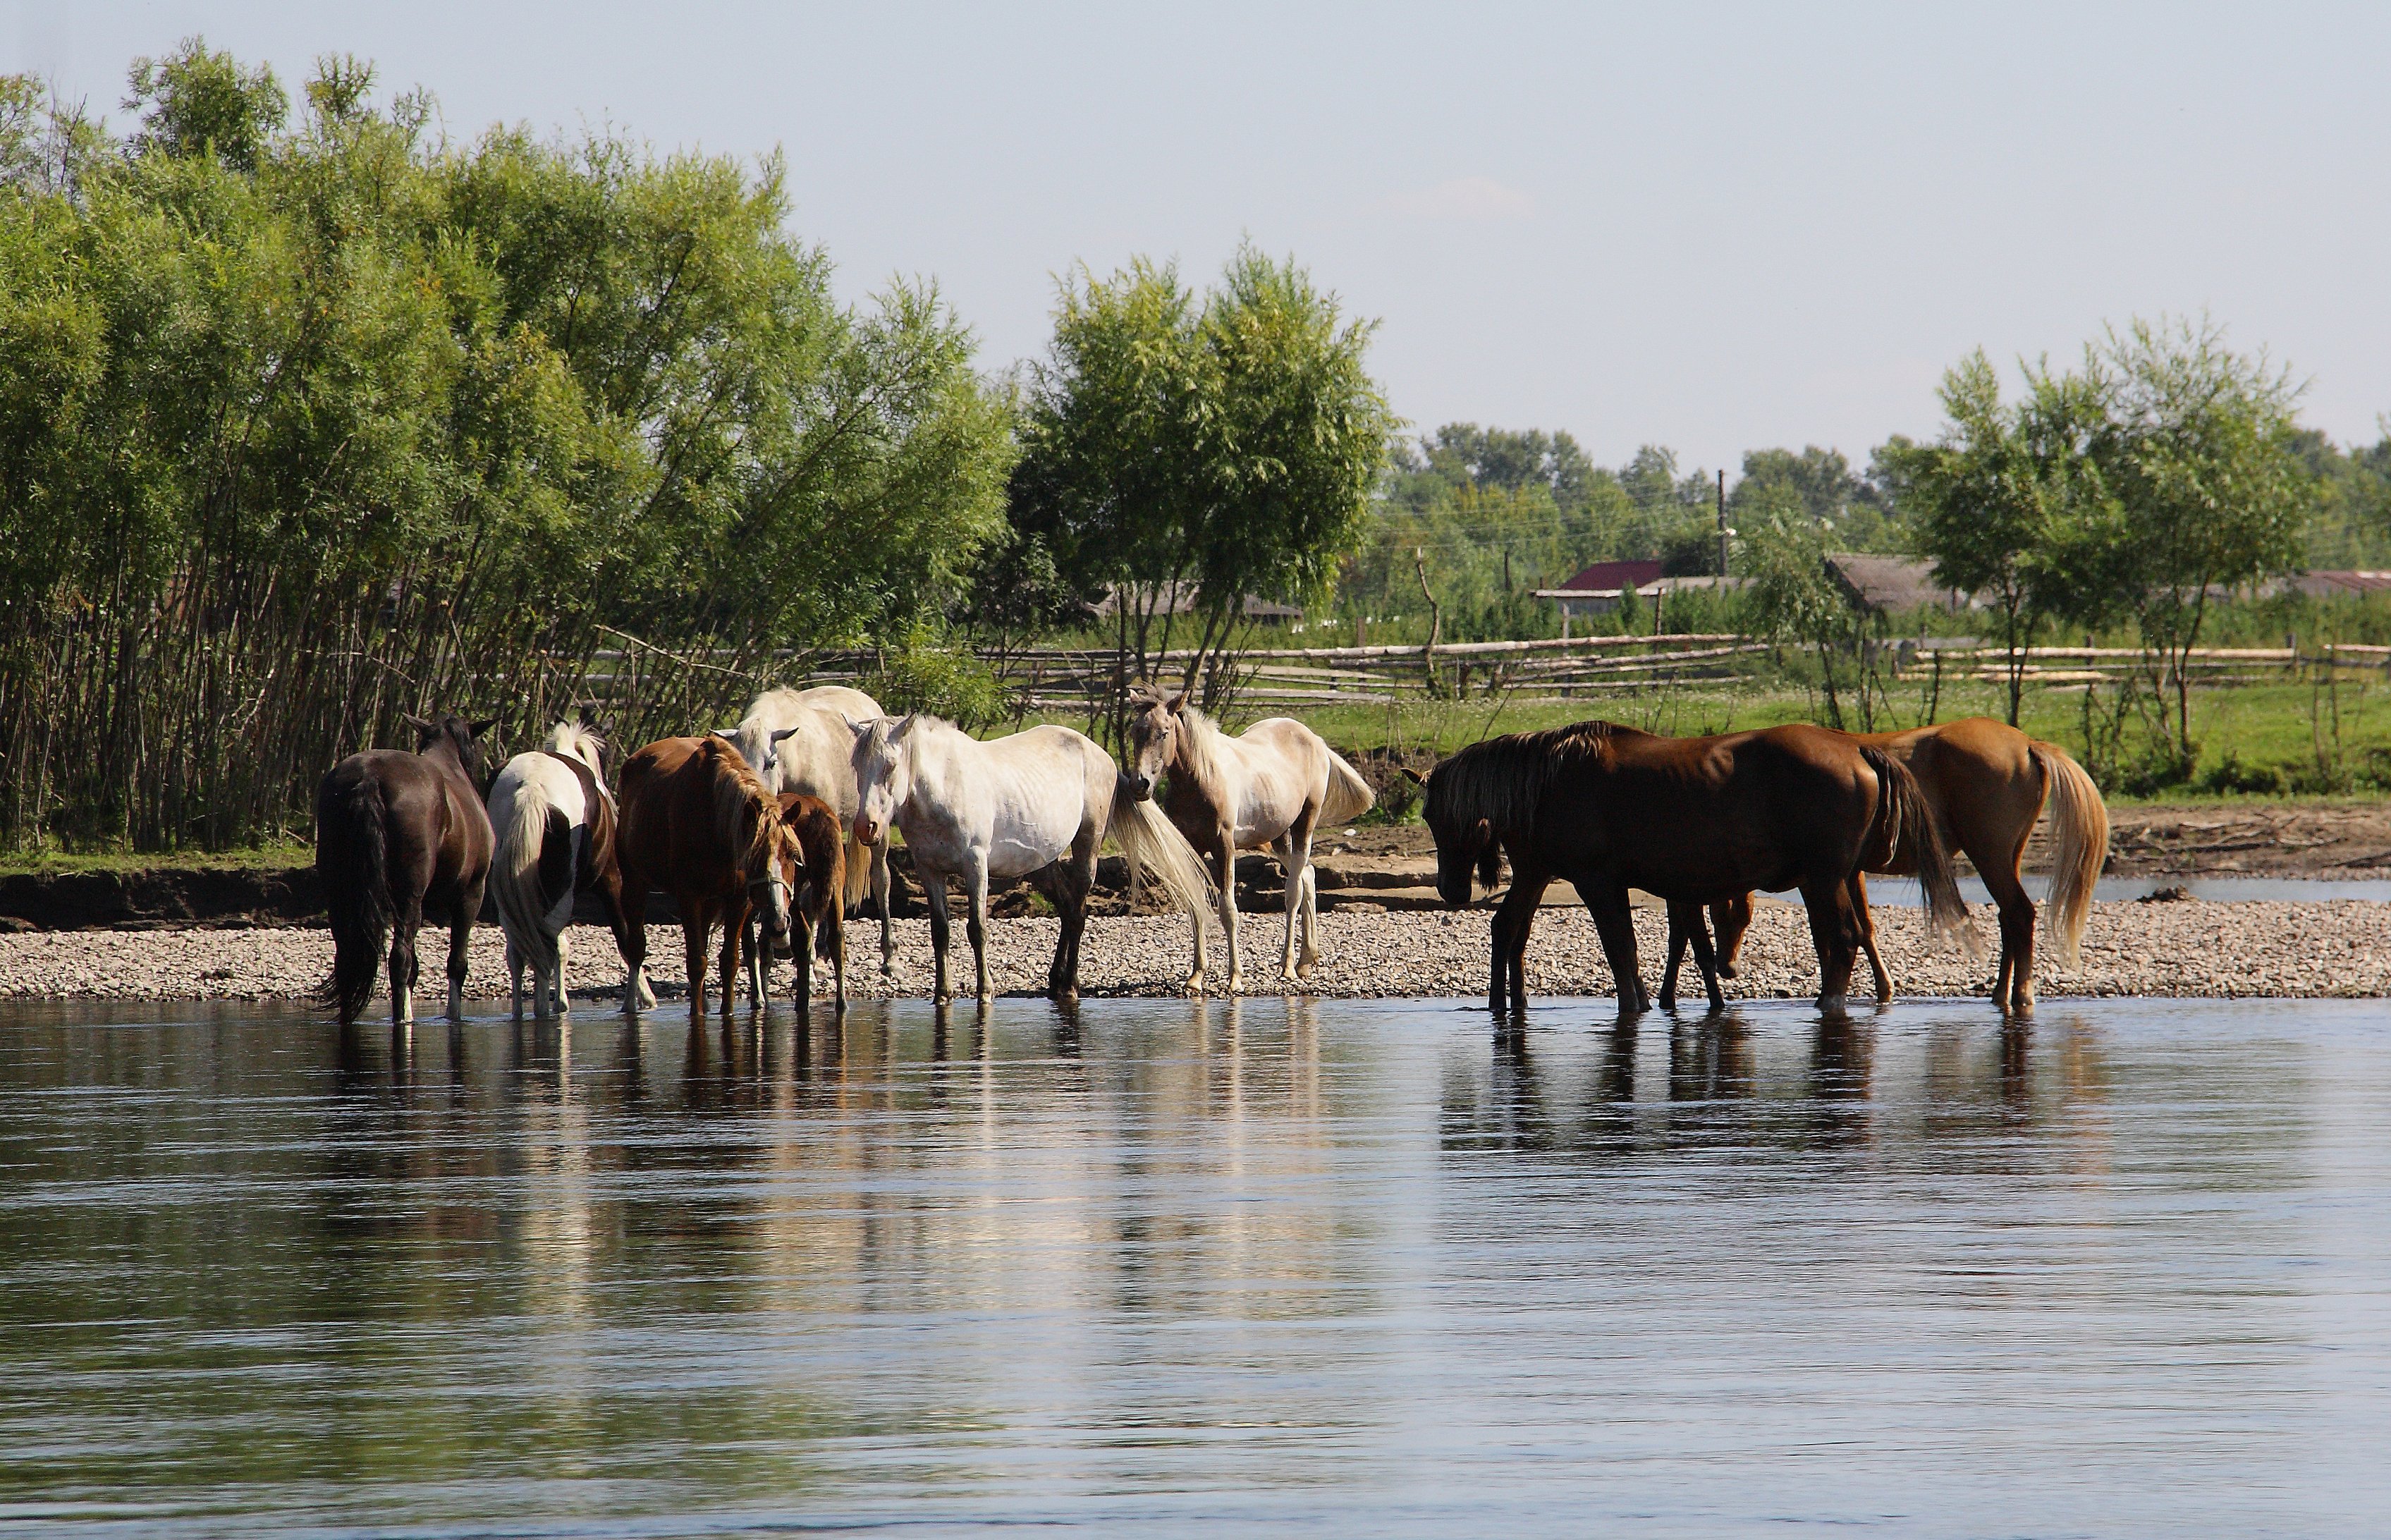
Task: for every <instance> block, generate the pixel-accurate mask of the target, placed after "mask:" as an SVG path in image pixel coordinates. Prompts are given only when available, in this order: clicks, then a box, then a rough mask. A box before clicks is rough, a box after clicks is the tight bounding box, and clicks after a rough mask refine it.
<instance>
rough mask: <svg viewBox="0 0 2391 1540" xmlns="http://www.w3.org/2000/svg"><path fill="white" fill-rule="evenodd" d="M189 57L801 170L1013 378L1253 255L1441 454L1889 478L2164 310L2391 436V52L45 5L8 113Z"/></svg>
mask: <svg viewBox="0 0 2391 1540" xmlns="http://www.w3.org/2000/svg"><path fill="white" fill-rule="evenodd" d="M5 3H6V0H0V4H5ZM0 14H5V13H0ZM190 32H204V33H205V34H206V35H207V37H208V39H209V40H210V42H211V43H212V44H213V45H217V46H220V47H228V48H231V49H233V50H234V51H235V52H237V53H239V54H240V55H241V56H243V57H244V58H252V59H254V58H265V59H269V60H271V61H272V62H273V63H274V65H275V66H276V67H277V69H278V71H281V72H282V73H283V74H284V76H285V78H286V79H287V80H289V81H291V83H292V84H296V82H297V81H298V80H299V79H300V78H303V77H304V74H305V72H306V70H307V65H308V61H309V59H310V58H312V57H313V56H315V55H316V54H317V53H320V52H324V51H329V50H345V51H348V52H353V53H357V54H361V55H365V56H367V57H369V58H374V59H376V60H378V61H379V63H380V65H381V79H382V81H383V83H384V84H385V85H386V86H393V87H403V86H406V85H409V84H424V85H427V86H430V87H431V88H432V89H433V92H434V93H436V94H437V96H438V97H439V98H440V100H441V103H442V107H443V110H444V114H445V118H446V125H447V128H448V130H449V132H450V133H451V134H452V135H457V136H471V135H472V134H474V133H476V132H478V131H479V130H480V129H481V128H482V127H484V126H485V125H486V124H488V123H491V122H493V121H496V120H500V119H503V120H507V121H510V122H528V123H532V124H534V125H535V126H537V127H542V128H557V129H562V130H564V131H567V132H577V131H578V128H579V126H580V125H581V124H583V123H598V122H603V121H609V120H611V121H612V122H614V123H617V124H620V125H622V126H624V127H626V128H628V129H630V130H632V131H634V132H636V133H638V134H640V136H644V137H646V138H647V139H649V140H650V141H651V142H652V143H653V144H654V145H656V146H658V147H659V148H668V147H683V146H698V147H703V148H704V149H710V150H717V151H724V152H730V153H734V154H739V155H743V156H749V155H755V154H758V153H761V152H765V151H769V149H772V148H773V147H775V146H779V147H780V148H782V149H783V150H784V151H785V152H786V155H787V157H788V163H789V172H790V177H789V180H790V187H791V190H792V193H793V197H794V201H795V210H794V213H793V214H792V226H793V228H794V229H795V231H796V232H797V233H799V234H801V235H803V236H805V237H806V238H808V239H817V240H820V241H821V242H823V243H824V244H825V245H826V246H827V247H828V249H829V251H830V252H831V254H832V256H833V257H834V259H835V261H836V262H837V264H838V267H839V273H840V281H841V284H842V286H843V288H844V290H845V291H847V293H849V294H850V295H860V294H862V293H864V292H866V291H869V290H871V289H872V288H875V287H877V286H878V285H879V284H880V283H882V282H883V281H885V278H887V277H888V276H889V275H891V274H894V273H900V272H901V273H908V274H925V275H929V276H932V277H935V278H937V281H938V282H939V284H940V285H941V287H942V288H943V290H944V291H945V293H946V295H947V296H948V298H949V299H950V301H951V302H952V303H953V304H955V306H956V307H957V308H958V309H959V310H960V312H961V313H962V314H963V317H965V319H967V320H968V321H970V322H971V323H972V325H973V326H974V327H975V328H976V330H977V331H978V334H979V336H980V339H981V359H982V362H983V364H984V365H985V366H986V367H989V368H990V369H996V368H1002V366H1004V365H1006V364H1007V363H1009V362H1010V361H1012V360H1013V359H1015V358H1017V357H1021V356H1025V355H1029V354H1034V353H1036V352H1037V351H1038V350H1039V349H1040V347H1041V346H1042V344H1043V342H1044V338H1045V335H1046V328H1047V314H1048V310H1049V307H1050V304H1051V301H1052V298H1053V277H1052V275H1053V274H1055V273H1056V272H1058V271H1060V270H1062V269H1063V268H1065V267H1066V266H1067V265H1070V264H1071V263H1073V262H1074V261H1078V260H1084V261H1086V262H1088V263H1090V264H1091V265H1094V266H1097V267H1099V268H1107V267H1110V266H1112V265H1117V264H1118V263H1120V262H1121V261H1122V260H1124V259H1125V258H1127V257H1128V256H1130V255H1131V254H1132V253H1135V252H1146V253H1151V254H1154V255H1157V256H1172V255H1175V256H1177V257H1178V258H1179V259H1180V260H1181V262H1182V264H1183V267H1184V269H1185V270H1186V271H1187V272H1189V273H1190V274H1191V275H1192V276H1195V277H1197V278H1208V277H1209V276H1210V275H1211V274H1212V273H1213V272H1215V271H1217V269H1218V267H1219V265H1220V264H1221V260H1222V259H1223V258H1224V257H1225V256H1226V255H1227V253H1228V252H1230V250H1231V249H1232V248H1234V245H1235V244H1236V242H1237V240H1238V239H1239V238H1240V236H1243V235H1250V236H1251V237H1252V238H1253V239H1254V240H1256V241H1257V242H1258V243H1260V245H1262V246H1263V247H1265V248H1267V249H1269V250H1270V251H1272V252H1294V253H1295V254H1296V255H1298V256H1299V257H1300V258H1301V259H1302V260H1303V261H1305V262H1306V263H1308V264H1309V265H1311V267H1312V271H1313V273H1314V275H1315V276H1316V277H1317V278H1319V279H1320V280H1321V281H1322V282H1323V283H1324V284H1325V285H1326V286H1328V287H1330V288H1333V289H1335V290H1336V291H1338V292H1339V293H1340V294H1341V295H1342V296H1343V297H1344V299H1345V301H1346V302H1347V303H1348V304H1349V305H1350V306H1351V308H1352V309H1353V310H1354V311H1356V312H1358V313H1359V314H1362V315H1365V316H1372V317H1378V318H1379V319H1380V320H1381V321H1382V322H1383V323H1384V325H1383V330H1381V332H1380V334H1379V339H1378V342H1377V344H1376V350H1375V353H1374V359H1375V363H1376V369H1377V371H1378V374H1379V376H1380V378H1381V379H1383V380H1384V381H1385V382H1387V385H1388V387H1389V392H1390V394H1391V395H1392V396H1393V399H1394V403H1395V406H1396V408H1397V409H1398V410H1399V411H1401V412H1402V413H1403V414H1404V415H1405V416H1406V417H1409V418H1411V419H1413V420H1414V421H1415V422H1416V423H1418V424H1419V425H1421V426H1422V427H1428V426H1433V425H1435V424H1437V423H1440V422H1443V421H1450V420H1454V419H1472V420H1476V421H1482V422H1491V423H1499V424H1502V425H1505V426H1510V427H1528V426H1543V427H1557V428H1566V429H1568V430H1570V432H1572V433H1574V434H1577V435H1578V437H1579V438H1580V439H1581V440H1582V441H1583V443H1584V444H1585V445H1586V446H1587V448H1588V449H1589V450H1590V451H1591V452H1592V453H1593V454H1594V455H1595V457H1596V459H1600V460H1602V461H1604V462H1606V463H1613V464H1615V463H1618V462H1620V461H1621V460H1622V459H1625V458H1626V457H1627V456H1628V455H1629V454H1630V453H1632V452H1633V450H1634V449H1635V446H1636V445H1637V444H1639V443H1643V442H1648V441H1657V442H1661V443H1665V444H1669V445H1671V446H1674V447H1675V448H1676V449H1677V450H1678V451H1679V453H1680V455H1681V457H1682V458H1683V460H1684V462H1685V463H1687V464H1688V465H1691V464H1696V463H1700V464H1706V465H1715V464H1717V463H1719V462H1720V461H1721V460H1723V459H1724V460H1725V461H1727V462H1728V463H1729V464H1730V465H1732V464H1733V463H1734V460H1735V457H1737V456H1738V455H1739V454H1740V453H1741V451H1742V450H1743V449H1745V448H1747V447H1751V446H1764V445H1777V444H1784V445H1790V446H1800V445H1802V444H1804V443H1819V444H1827V445H1832V446H1838V447H1840V448H1842V450H1844V452H1846V453H1847V454H1849V455H1851V456H1852V457H1853V459H1855V460H1863V459H1865V458H1866V455H1867V452H1868V447H1869V446H1871V445H1874V444H1876V443H1878V442H1880V441H1881V440H1882V439H1883V438H1884V436H1885V435H1886V434H1890V433H1893V432H1907V433H1910V434H1929V433H1931V432H1932V430H1933V428H1934V426H1935V423H1936V421H1937V414H1936V411H1935V408H1934V402H1933V395H1932V392H1933V386H1934V383H1935V381H1936V380H1937V378H1938V377H1939V375H1940V372H1941V370H1942V369H1944V368H1945V366H1946V365H1948V364H1949V363H1951V362H1952V361H1953V360H1954V359H1955V358H1957V357H1958V356H1960V355H1961V354H1963V353H1964V352H1965V351H1967V350H1968V349H1970V348H1971V347H1975V346H1977V345H1979V344H1981V345H1983V346H1984V347H1985V348H1987V349H1988V350H1990V351H1991V353H1992V354H1993V356H1995V357H1996V358H1997V359H1999V360H2001V361H2002V362H2003V363H2004V364H2006V363H2007V362H2009V361H2010V360H2011V359H2014V358H2015V357H2017V356H2020V355H2033V354H2038V353H2042V352H2046V351H2048V352H2051V353H2054V354H2070V355H2072V354H2073V353H2074V351H2075V350H2076V349H2077V348H2078V347H2079V346H2080V345H2081V343H2083V341H2084V340H2085V339H2086V338H2087V336H2089V335H2091V334H2092V333H2093V332H2095V331H2096V330H2098V328H2099V327H2100V324H2101V323H2102V322H2103V321H2104V320H2116V321H2122V320H2123V319H2125V318H2126V317H2129V316H2131V315H2134V314H2137V313H2139V314H2143V315H2152V314H2155V313H2158V312H2161V311H2171V312H2178V313H2180V312H2194V313H2196V312H2199V311H2201V310H2203V309H2205V310H2206V311H2208V312H2209V313H2210V314H2211V315H2213V316H2214V317H2216V318H2217V320H2219V321H2221V322H2223V323H2225V324H2226V325H2227V326H2228V327H2229V329H2230V335H2231V336H2232V338H2233V340H2234V341H2235V342H2236V343H2239V344H2241V345H2242V346H2245V347H2252V348H2255V347H2257V346H2259V345H2262V344H2263V345H2265V346H2267V347H2268V348H2269V349H2270V350H2271V351H2272V352H2273V353H2274V355H2275V356H2277V357H2279V358H2281V359H2284V360H2288V361H2289V362H2290V363H2291V364H2293V365H2294V367H2295V369H2296V370H2297V371H2298V373H2299V374H2300V375H2301V376H2303V377H2304V378H2307V380H2309V381H2310V382H2311V385H2310V391H2309V395H2308V397H2307V407H2306V413H2305V415H2306V416H2307V420H2308V421H2310V422H2312V423H2313V424H2315V425H2316V426H2319V427H2321V428H2323V429H2325V430H2326V431H2327V432H2329V433H2331V434H2333V435H2334V436H2335V437H2336V438H2340V439H2343V440H2345V441H2351V440H2358V441H2365V442H2372V440H2373V439H2374V438H2375V437H2376V436H2377V430H2376V417H2377V414H2378V413H2381V412H2384V411H2386V410H2391V345H2386V344H2391V325H2386V322H2391V282H2386V274H2391V262H2386V258H2391V239H2386V238H2387V237H2391V188H2386V178H2385V161H2386V153H2385V152H2386V150H2391V89H2385V86H2384V84H2383V80H2384V69H2385V61H2386V59H2391V6H2380V5H2376V6H2288V5H2274V6H2236V7H2227V6H2201V5H2169V6H2082V5H2068V6H1965V7H1958V6H1916V5H1902V6H1647V7H1637V8H1634V9H1626V8H1622V9H1605V8H1598V7H1594V6H1494V5H1472V6H1466V7H1465V6H1451V7H1426V6H1366V7H1365V6H1305V5H1289V4H1279V5H1263V6H1192V5H1181V6H1139V7H1131V6H1105V7H1097V6H1084V7H1082V6H952V7H946V6H871V7H866V6H836V7H815V6H673V5H648V6H619V5H612V4H579V5H573V6H511V5H505V4H494V3H492V4H475V5H461V4H455V3H453V0H420V3H415V4H408V5H403V6H402V5H384V6H370V7H367V6H359V7H355V8H350V7H343V6H331V5H317V4H267V3H242V0H224V3H218V4H200V3H190V0H161V3H156V4H110V3H93V0H64V3H59V0H48V3H43V0H34V3H30V4H29V3H22V0H18V3H16V4H15V14H14V15H12V16H8V17H7V19H6V22H5V23H0V51H5V54H6V58H5V59H0V68H5V69H7V70H12V71H13V70H19V69H35V70H39V71H44V72H46V73H50V74H52V75H54V76H55V77H56V78H58V80H60V81H61V82H62V83H64V84H66V85H67V86H68V87H69V89H70V90H71V92H74V93H78V94H82V95H84V96H85V97H87V98H88V99H89V101H90V103H91V104H92V105H93V106H94V107H104V108H108V109H110V110H111V111H112V114H113V116H115V117H116V118H117V119H118V120H119V122H120V123H121V122H122V121H123V117H124V114H123V113H122V112H115V111H113V109H114V106H115V103H116V101H117V100H118V98H119V97H122V95H123V77H124V70H125V66H126V64H127V62H128V61H129V60H130V58H132V57H133V56H134V55H136V54H140V53H156V52H161V51H163V50H164V49H166V48H168V47H170V46H172V45H173V44H174V42H175V40H177V39H178V38H180V37H182V36H184V35H186V34H187V33H190Z"/></svg>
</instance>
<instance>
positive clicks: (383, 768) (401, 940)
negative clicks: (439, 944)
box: [316, 716, 496, 1027]
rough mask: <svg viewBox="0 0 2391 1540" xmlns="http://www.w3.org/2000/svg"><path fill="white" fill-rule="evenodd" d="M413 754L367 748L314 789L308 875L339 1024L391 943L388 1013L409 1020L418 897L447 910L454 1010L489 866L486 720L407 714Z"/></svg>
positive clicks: (419, 920) (369, 986)
mask: <svg viewBox="0 0 2391 1540" xmlns="http://www.w3.org/2000/svg"><path fill="white" fill-rule="evenodd" d="M406 721H407V726H409V727H411V728H413V729H415V731H416V733H417V734H418V739H417V744H416V752H415V753H413V754H408V753H407V752H406V751H405V750H402V749H394V748H376V749H368V750H366V751H365V752H364V753H363V754H352V755H350V756H349V757H347V758H345V759H343V760H342V761H341V762H340V763H339V764H337V765H334V766H333V767H332V768H331V770H330V772H329V773H327V774H326V775H325V777H324V780H323V783H322V784H321V785H319V786H317V788H316V875H317V878H318V880H320V881H321V882H322V883H323V885H324V905H325V908H326V909H327V910H328V911H329V912H330V917H331V925H332V977H331V978H330V981H329V982H327V983H326V984H325V985H324V987H323V990H321V991H320V997H321V998H322V1000H323V1001H324V1003H326V1004H328V1005H330V1006H331V1007H332V1008H333V1009H335V1010H337V1011H338V1012H339V1013H340V1016H341V1022H342V1025H343V1026H346V1025H347V1024H348V1023H350V1022H353V1021H355V1020H356V1018H357V1017H358V1016H361V1015H363V1014H364V1012H365V1008H366V1003H367V1002H368V1001H369V1000H371V999H372V998H373V988H374V976H375V974H376V973H378V972H380V971H381V965H382V961H383V958H382V944H383V942H384V940H385V939H387V940H388V942H389V945H390V953H389V965H390V1019H391V1025H393V1026H394V1027H395V1026H404V1025H405V1024H407V1022H410V1021H413V1020H414V1019H415V976H416V967H415V933H416V932H417V931H418V930H419V929H420V928H421V927H422V925H423V910H424V906H425V905H426V904H429V905H431V906H433V907H434V908H437V909H442V910H445V911H446V912H447V915H448V1015H449V1017H450V1019H452V1020H454V1019H456V1018H459V1017H461V1016H463V1015H464V1014H465V963H466V946H467V943H468V942H469V941H470V940H471V939H472V934H473V921H474V918H475V917H476V916H477V915H479V914H480V913H481V912H482V886H483V884H484V883H485V881H487V880H488V877H489V873H490V843H491V841H490V818H489V815H488V814H487V813H485V812H484V811H483V810H482V792H481V780H482V751H481V749H480V747H479V746H478V745H477V744H475V742H474V740H475V739H477V738H479V737H480V736H481V735H482V734H483V733H485V732H487V731H489V730H490V728H491V726H492V725H493V724H494V722H495V721H496V718H487V719H485V720H482V721H478V722H468V721H466V720H465V719H464V718H461V717H442V718H438V719H437V720H426V719H425V718H421V717H413V716H410V717H408V718H406Z"/></svg>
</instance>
